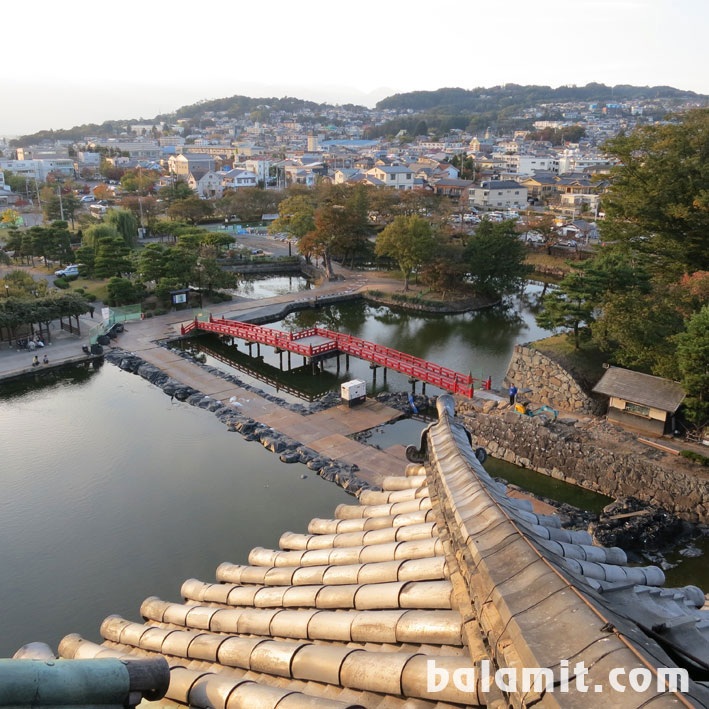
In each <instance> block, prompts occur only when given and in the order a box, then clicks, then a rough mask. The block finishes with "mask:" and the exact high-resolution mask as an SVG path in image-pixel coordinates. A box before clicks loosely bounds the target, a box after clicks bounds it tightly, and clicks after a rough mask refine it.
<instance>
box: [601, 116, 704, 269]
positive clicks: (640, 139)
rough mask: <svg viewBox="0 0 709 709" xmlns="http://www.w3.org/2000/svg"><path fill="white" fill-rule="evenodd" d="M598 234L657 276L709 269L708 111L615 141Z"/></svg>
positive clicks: (644, 128) (609, 150) (608, 150)
mask: <svg viewBox="0 0 709 709" xmlns="http://www.w3.org/2000/svg"><path fill="white" fill-rule="evenodd" d="M604 151H605V152H606V153H607V154H608V155H610V156H613V157H615V158H616V159H617V160H618V161H619V162H620V165H618V166H617V167H614V168H613V169H612V170H611V184H610V188H609V190H608V193H607V195H606V197H605V198H604V199H603V206H604V208H605V211H606V219H605V221H604V222H603V223H602V224H601V232H602V234H603V237H604V239H605V240H607V241H613V240H621V241H624V242H626V243H630V244H631V245H632V247H633V248H634V249H637V250H639V251H644V252H646V253H649V254H652V255H653V257H654V259H655V265H656V268H657V270H663V271H667V270H678V271H682V270H686V271H688V272H690V273H691V272H692V271H695V270H698V269H702V270H707V269H709V160H707V155H709V109H697V110H693V111H689V112H687V113H685V114H683V115H682V116H680V117H678V118H677V119H676V120H675V121H674V122H673V123H670V124H664V125H652V126H642V127H640V128H637V129H636V130H635V131H633V132H632V133H631V134H630V135H619V136H617V137H616V138H613V139H611V140H609V141H608V142H607V143H606V144H605V145H604Z"/></svg>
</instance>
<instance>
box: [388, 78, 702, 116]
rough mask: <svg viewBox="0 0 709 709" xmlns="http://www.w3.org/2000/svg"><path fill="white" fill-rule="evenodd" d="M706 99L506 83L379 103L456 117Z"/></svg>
mask: <svg viewBox="0 0 709 709" xmlns="http://www.w3.org/2000/svg"><path fill="white" fill-rule="evenodd" d="M654 98H664V99H706V98H709V97H707V96H704V95H702V94H697V93H695V92H694V91H682V90H680V89H675V88H673V87H671V86H630V85H626V84H620V85H618V86H606V85H605V84H596V83H591V84H586V86H559V87H558V88H556V89H553V88H552V87H551V86H521V85H519V84H505V85H504V86H493V87H490V88H477V89H470V90H467V89H460V88H444V89H437V90H436V91H410V92H408V93H403V94H394V95H393V96H388V97H387V98H385V99H383V100H381V101H379V103H377V108H379V109H394V110H399V111H402V110H408V109H411V110H413V111H420V112H432V113H443V114H447V115H455V114H461V113H468V114H470V113H484V112H487V111H499V110H501V109H503V108H510V107H513V106H514V107H519V108H522V107H528V106H533V105H535V104H538V103H548V102H563V101H606V102H610V103H622V102H624V101H630V100H637V99H654Z"/></svg>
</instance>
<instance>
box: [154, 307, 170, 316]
mask: <svg viewBox="0 0 709 709" xmlns="http://www.w3.org/2000/svg"><path fill="white" fill-rule="evenodd" d="M166 313H167V310H165V309H164V308H155V311H154V313H153V314H154V315H165V314H166Z"/></svg>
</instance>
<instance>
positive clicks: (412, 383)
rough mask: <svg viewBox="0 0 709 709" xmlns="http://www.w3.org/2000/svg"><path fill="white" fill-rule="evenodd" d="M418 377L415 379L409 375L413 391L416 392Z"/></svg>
mask: <svg viewBox="0 0 709 709" xmlns="http://www.w3.org/2000/svg"><path fill="white" fill-rule="evenodd" d="M417 381H418V379H414V378H413V377H409V384H411V393H412V394H415V393H416V382H417Z"/></svg>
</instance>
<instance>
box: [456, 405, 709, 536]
mask: <svg viewBox="0 0 709 709" xmlns="http://www.w3.org/2000/svg"><path fill="white" fill-rule="evenodd" d="M491 404H494V402H488V403H485V404H483V403H482V401H481V402H479V403H478V402H475V401H463V400H459V401H458V402H457V410H456V413H457V414H458V415H462V416H463V420H464V423H465V427H466V428H467V429H468V430H469V431H470V433H471V435H472V437H473V443H474V445H475V446H482V447H483V448H485V450H487V452H488V453H489V454H490V455H492V456H494V457H495V458H501V459H502V460H506V461H508V462H509V463H514V464H515V465H520V466H522V467H525V468H530V469H532V470H536V471H537V472H539V473H543V474H545V475H550V476H552V477H554V478H557V479H559V480H564V481H565V482H568V483H573V484H576V485H580V486H581V487H584V488H587V489H589V490H595V491H596V492H600V493H603V494H604V495H610V496H611V497H616V498H617V497H625V496H629V497H636V498H638V499H639V500H642V501H643V502H646V503H648V504H651V505H656V506H657V507H661V508H663V509H665V510H667V511H669V512H672V513H673V514H675V515H677V516H679V517H681V518H683V519H686V520H689V521H690V522H702V523H704V524H706V523H709V480H707V479H706V478H701V477H699V475H696V476H695V475H692V474H691V473H690V472H688V471H685V470H683V469H682V468H683V467H684V463H683V461H677V462H676V463H673V465H672V467H670V466H668V465H667V464H660V462H659V461H660V459H661V458H662V456H661V455H657V453H658V452H656V451H653V450H652V449H648V450H647V451H642V452H638V451H630V450H626V451H624V450H622V446H616V448H617V450H616V449H613V450H611V449H610V448H609V447H608V446H605V445H601V442H600V441H598V440H597V438H595V437H594V436H593V434H592V433H590V432H588V431H586V430H584V429H582V428H579V427H578V425H574V424H566V423H562V422H559V421H556V422H552V421H550V420H549V419H547V418H545V417H533V418H532V417H528V416H520V415H519V414H516V413H514V412H513V411H510V409H509V407H508V406H507V405H506V404H505V405H503V406H502V408H500V409H498V408H497V407H494V408H493V407H491ZM483 407H484V410H481V409H482V408H483ZM621 435H622V434H621Z"/></svg>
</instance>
